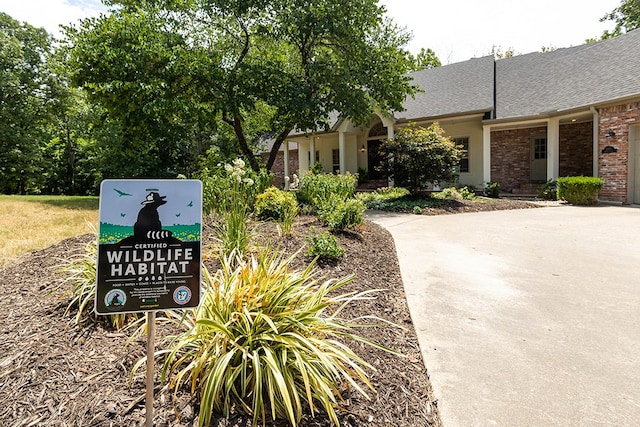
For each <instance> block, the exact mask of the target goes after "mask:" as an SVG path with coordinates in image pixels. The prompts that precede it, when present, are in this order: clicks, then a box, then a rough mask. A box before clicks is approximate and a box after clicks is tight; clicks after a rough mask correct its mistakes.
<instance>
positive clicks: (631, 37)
mask: <svg viewBox="0 0 640 427" xmlns="http://www.w3.org/2000/svg"><path fill="white" fill-rule="evenodd" d="M411 77H412V78H413V81H414V83H415V84H417V85H419V87H420V89H421V90H422V91H421V92H420V93H418V94H417V95H415V97H409V98H407V100H406V102H405V104H404V107H405V111H401V112H391V113H378V114H374V115H372V117H371V119H370V121H369V123H368V125H366V126H361V127H359V126H355V125H354V124H353V123H352V122H351V121H350V120H347V119H341V118H336V119H335V120H334V121H333V126H332V127H331V128H330V129H329V130H328V131H322V132H317V133H313V134H308V133H307V134H293V135H291V136H290V138H289V141H291V142H293V143H295V145H296V147H297V165H296V166H297V168H298V169H299V170H300V173H304V172H305V171H307V170H309V168H310V167H311V166H312V165H313V164H314V163H315V162H320V163H321V164H322V166H323V167H324V169H325V170H326V171H327V172H335V171H337V172H340V173H346V172H351V173H356V172H358V170H361V171H362V170H367V171H368V174H369V178H370V179H384V178H385V177H384V176H383V175H381V173H380V172H378V171H376V170H375V168H374V165H376V164H378V163H379V160H380V159H379V158H378V157H377V156H378V155H377V147H378V146H379V144H380V142H381V141H382V140H384V139H386V138H393V136H394V133H395V132H396V131H397V130H398V129H400V128H402V127H404V126H407V125H408V124H409V123H416V124H418V125H424V126H428V125H429V124H431V123H433V122H438V123H439V124H440V126H441V127H442V128H443V129H444V131H445V132H446V134H447V135H448V136H450V137H451V138H452V139H453V140H455V141H456V142H458V143H459V144H462V145H464V146H465V148H466V149H467V155H466V156H465V158H463V159H462V161H461V163H460V175H459V181H460V183H462V184H470V185H474V186H475V187H477V188H481V187H482V186H483V185H484V184H485V183H487V182H491V181H494V182H498V183H499V184H500V186H501V188H502V190H503V191H506V192H511V193H521V194H531V193H535V192H536V191H537V189H538V188H539V187H540V186H541V185H542V184H543V183H545V182H546V181H547V180H549V179H556V178H558V177H560V176H571V175H585V176H599V177H601V178H603V179H604V181H605V185H604V188H603V189H602V191H601V192H600V199H601V200H603V201H610V202H616V203H629V204H631V203H640V30H635V31H631V32H628V33H626V34H624V35H621V36H619V37H616V38H613V39H609V40H604V41H600V42H597V43H591V44H585V45H581V46H576V47H569V48H563V49H557V50H554V51H551V52H544V53H530V54H526V55H519V56H514V57H511V58H505V59H501V60H494V58H493V56H485V57H481V58H474V59H470V60H468V61H464V62H459V63H455V64H451V65H445V66H442V67H438V68H433V69H428V70H422V71H419V72H415V73H412V74H411ZM285 145H287V144H285ZM295 163H296V162H295V160H294V164H295ZM287 164H289V163H287ZM291 173H293V170H292V172H291Z"/></svg>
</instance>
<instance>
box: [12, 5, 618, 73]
mask: <svg viewBox="0 0 640 427" xmlns="http://www.w3.org/2000/svg"><path fill="white" fill-rule="evenodd" d="M620 2H621V0H536V1H523V0H483V1H480V0H440V1H428V0H380V4H381V5H384V6H385V7H386V8H387V11H388V16H390V17H392V18H393V20H394V21H395V22H396V23H397V24H398V25H400V26H401V27H405V28H406V29H408V30H409V31H410V32H411V33H412V34H413V40H412V42H411V43H410V44H409V46H408V48H409V50H410V51H411V52H413V53H417V52H419V51H420V49H421V48H423V47H424V48H431V49H432V50H434V51H435V53H436V55H437V56H438V58H439V59H440V61H441V62H442V63H443V64H450V63H454V62H460V61H465V60H467V59H470V58H473V57H480V56H485V55H488V54H489V53H490V52H491V49H492V47H493V46H496V47H499V48H500V50H501V51H502V52H505V51H507V50H510V49H513V50H514V51H515V53H516V54H524V53H530V52H537V51H540V50H541V49H542V48H543V47H554V48H562V47H570V46H577V45H580V44H583V43H584V41H585V40H586V39H588V38H593V37H598V36H600V35H601V34H602V32H603V31H604V30H610V29H612V28H613V26H614V23H613V22H610V21H609V22H605V23H601V22H599V21H600V18H601V17H602V16H604V15H605V14H606V13H607V12H610V11H612V10H613V9H615V8H616V7H617V6H619V5H620ZM346 4H348V2H347V3H346ZM104 10H106V8H104V6H102V4H101V3H100V1H98V0H0V11H2V12H5V13H7V14H9V15H10V16H11V17H13V18H15V19H17V20H19V21H26V22H28V23H29V24H31V25H34V26H37V27H44V28H46V29H47V31H49V32H50V33H52V34H54V35H57V36H59V35H60V34H61V33H60V30H59V25H60V24H64V25H67V24H70V23H73V22H77V20H78V19H80V18H83V17H87V16H97V15H99V13H100V11H104Z"/></svg>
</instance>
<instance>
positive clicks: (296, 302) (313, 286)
mask: <svg viewBox="0 0 640 427" xmlns="http://www.w3.org/2000/svg"><path fill="white" fill-rule="evenodd" d="M232 258H235V259H232ZM291 260H292V258H285V257H284V256H283V255H279V254H275V253H268V252H262V253H260V254H258V255H255V256H253V257H252V258H251V259H250V260H244V259H242V258H239V257H236V256H235V255H232V256H229V257H225V258H224V259H223V260H222V268H221V269H220V270H218V271H217V272H216V273H215V274H214V275H211V274H210V273H209V272H208V271H206V270H205V271H204V274H203V287H204V292H203V296H202V301H201V303H200V306H199V307H198V308H197V309H196V310H193V311H189V312H187V314H186V317H185V319H184V320H183V324H186V325H187V326H188V328H187V330H186V331H185V332H184V333H182V334H181V335H180V336H177V337H175V340H174V347H173V348H172V349H170V350H167V351H166V359H165V362H164V368H163V370H162V380H163V381H166V380H167V379H169V378H171V381H170V385H171V387H172V388H173V389H174V390H175V392H176V393H177V391H178V390H179V389H180V388H181V387H183V386H185V385H186V386H188V387H189V388H190V389H191V392H192V393H197V394H199V396H200V415H199V420H198V421H199V425H200V426H206V425H209V422H210V421H211V419H212V414H213V413H214V412H215V413H221V414H223V415H224V416H225V417H229V416H230V415H231V414H232V413H234V412H236V411H240V412H243V413H246V414H249V415H250V416H252V417H253V424H254V425H257V423H258V422H262V423H264V422H266V420H267V418H271V419H273V420H275V419H280V418H284V419H286V420H288V422H289V423H291V424H292V425H293V426H296V425H297V424H298V423H299V422H300V420H301V419H302V416H303V414H307V413H308V412H310V415H311V416H313V415H314V414H316V413H317V412H319V411H321V410H322V411H325V412H326V413H327V414H328V416H329V418H330V419H331V421H332V422H333V423H335V424H336V425H338V424H339V421H338V417H337V415H336V407H337V405H338V402H339V401H341V400H342V399H343V395H342V393H343V392H344V391H345V390H347V389H355V390H357V391H358V392H360V393H361V394H363V395H364V396H367V394H366V392H365V388H366V387H368V388H371V389H373V387H372V385H371V383H370V381H369V379H368V375H367V372H366V370H367V369H371V370H373V369H374V368H373V367H372V366H371V365H370V364H369V363H367V362H366V361H365V360H363V359H362V358H361V357H360V356H358V355H357V354H356V353H355V352H353V351H352V350H351V349H350V348H349V347H348V346H347V345H346V344H344V342H345V341H346V339H356V340H359V341H362V342H366V343H368V344H371V345H372V346H374V347H377V348H382V347H380V346H379V345H378V344H375V343H373V342H370V341H367V340H366V339H364V338H361V337H358V336H356V335H354V334H353V333H352V326H351V325H350V323H349V322H347V321H345V320H343V319H341V318H340V313H341V310H342V309H343V308H344V307H345V306H346V305H348V304H349V303H352V302H354V301H356V300H360V299H368V298H371V293H372V292H375V291H367V292H364V293H358V294H354V293H346V294H337V292H338V291H339V290H340V288H342V287H343V286H344V285H346V284H347V283H349V282H350V281H351V280H352V279H353V277H351V276H348V277H343V278H340V279H335V280H326V281H324V282H320V281H319V280H318V279H317V278H316V277H315V276H316V273H315V267H314V265H313V264H311V265H310V266H309V267H308V268H306V269H305V270H303V271H292V270H290V268H289V263H290V262H291ZM358 326H361V325H358ZM363 386H364V387H363Z"/></svg>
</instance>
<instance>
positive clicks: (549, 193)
mask: <svg viewBox="0 0 640 427" xmlns="http://www.w3.org/2000/svg"><path fill="white" fill-rule="evenodd" d="M538 197H540V198H542V199H545V200H557V199H558V183H557V182H556V181H554V180H553V179H550V180H548V181H547V182H545V183H544V185H543V186H542V187H540V189H538Z"/></svg>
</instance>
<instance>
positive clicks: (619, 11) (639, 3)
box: [600, 0, 640, 40]
mask: <svg viewBox="0 0 640 427" xmlns="http://www.w3.org/2000/svg"><path fill="white" fill-rule="evenodd" d="M605 21H614V22H615V23H616V26H615V28H614V29H613V31H611V32H609V31H605V32H604V33H602V39H603V40H604V39H609V38H612V37H616V36H619V35H620V34H623V33H627V32H629V31H631V30H635V29H636V28H640V0H622V1H621V3H620V6H618V7H616V8H615V9H613V10H612V11H611V12H609V13H607V14H606V15H605V16H603V17H602V18H600V22H605Z"/></svg>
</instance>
